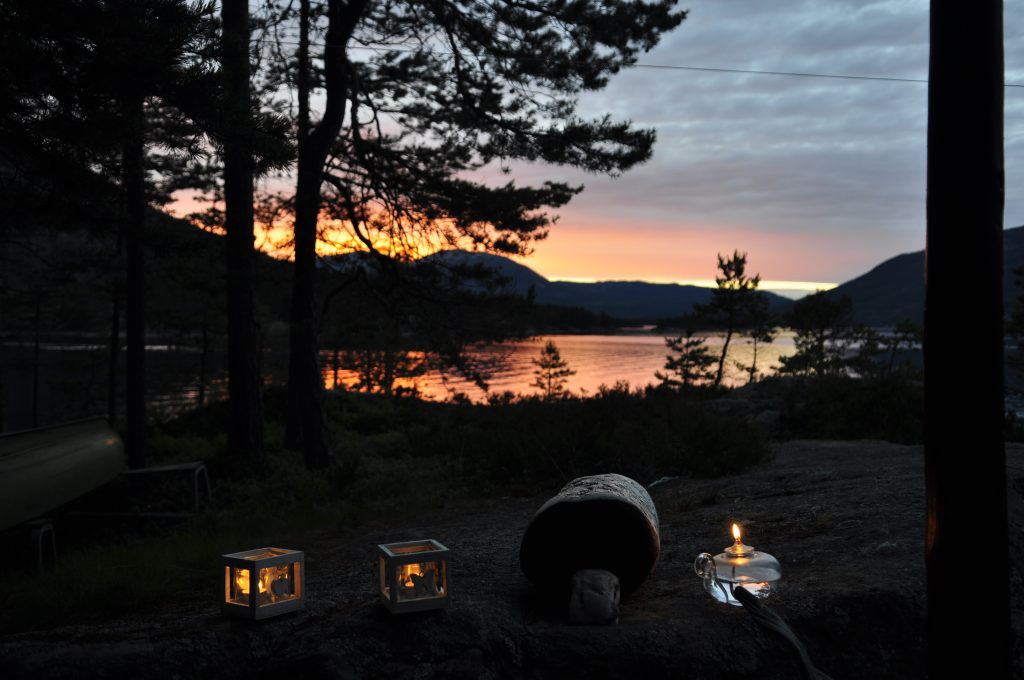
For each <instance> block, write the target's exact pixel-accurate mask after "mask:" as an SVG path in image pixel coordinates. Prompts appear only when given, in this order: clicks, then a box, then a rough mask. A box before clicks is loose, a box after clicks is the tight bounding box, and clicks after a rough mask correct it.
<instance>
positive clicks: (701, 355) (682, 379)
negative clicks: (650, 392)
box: [654, 327, 715, 389]
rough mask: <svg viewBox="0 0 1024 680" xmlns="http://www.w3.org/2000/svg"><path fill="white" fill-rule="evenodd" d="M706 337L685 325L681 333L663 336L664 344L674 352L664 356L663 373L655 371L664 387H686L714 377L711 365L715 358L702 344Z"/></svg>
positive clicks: (655, 375) (656, 376)
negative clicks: (695, 334)
mask: <svg viewBox="0 0 1024 680" xmlns="http://www.w3.org/2000/svg"><path fill="white" fill-rule="evenodd" d="M705 341H706V338H697V337H694V335H693V328H690V327H687V329H686V332H685V333H684V334H683V335H680V336H679V337H675V338H665V345H666V346H667V347H668V348H669V349H670V350H672V351H673V352H676V355H675V356H673V355H671V354H670V355H668V356H666V357H665V371H666V372H665V373H662V372H661V371H655V372H654V377H655V378H657V379H658V380H660V381H661V384H662V385H664V386H665V387H671V388H674V389H680V388H687V387H690V386H693V385H697V384H701V383H706V382H708V381H709V380H712V379H713V378H714V371H713V370H712V369H711V365H712V364H714V363H715V358H714V357H713V356H711V351H710V350H709V349H708V348H707V347H706V346H705V345H704V342H705Z"/></svg>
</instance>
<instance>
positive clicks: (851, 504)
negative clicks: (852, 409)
mask: <svg viewBox="0 0 1024 680" xmlns="http://www.w3.org/2000/svg"><path fill="white" fill-rule="evenodd" d="M1008 458H1009V461H1010V475H1009V477H1010V487H1011V488H1010V541H1011V546H1010V549H1011V561H1012V563H1013V564H1014V567H1013V572H1012V575H1011V579H1012V581H1011V583H1012V587H1013V597H1014V601H1013V603H1012V608H1013V612H1014V614H1013V616H1014V629H1015V637H1016V640H1017V642H1016V643H1015V644H1016V648H1015V650H1014V651H1015V659H1016V661H1017V664H1016V668H1015V677H1018V678H1020V677H1024V673H1022V670H1021V669H1022V668H1024V664H1022V660H1024V645H1022V643H1021V640H1022V639H1024V592H1022V591H1024V588H1022V575H1021V567H1020V565H1021V564H1024V501H1022V493H1024V447H1019V446H1014V447H1010V450H1009V451H1008ZM651 495H652V497H653V498H654V501H655V503H656V504H657V509H658V514H659V515H660V518H661V542H662V555H661V561H660V562H659V564H658V567H657V570H656V571H655V573H654V575H653V576H652V577H651V578H650V579H648V580H647V582H646V583H644V584H643V585H642V586H641V587H640V588H639V589H638V590H637V591H636V592H634V593H633V594H632V595H630V596H629V597H627V598H624V599H623V601H622V606H621V613H620V623H619V625H617V626H573V625H570V624H569V623H568V622H567V620H568V603H567V602H549V601H544V599H543V598H541V597H540V596H539V595H538V594H537V593H536V592H535V591H534V590H533V589H532V588H531V587H530V585H529V583H528V582H527V580H526V579H525V577H524V576H523V575H522V573H521V572H520V570H519V565H518V559H517V553H518V550H519V541H520V539H521V537H522V534H523V530H524V528H525V527H526V525H527V523H528V522H529V520H530V518H531V516H532V515H533V513H534V511H535V510H536V509H537V508H538V507H539V505H540V503H542V502H543V501H544V500H545V498H544V497H537V498H533V499H528V500H523V499H495V500H493V501H491V502H489V503H487V504H485V505H483V506H480V505H477V506H473V507H464V508H448V509H444V510H437V511H436V513H434V515H433V516H432V517H429V518H424V517H422V516H421V517H419V518H418V522H414V521H409V522H408V523H406V524H405V525H404V526H394V525H392V526H389V527H384V526H379V527H371V528H366V529H363V530H360V531H357V532H347V533H345V534H339V535H337V536H331V535H318V536H315V537H311V538H309V539H308V541H307V543H306V544H305V545H297V546H295V547H298V548H304V549H306V551H307V560H306V571H307V575H308V583H307V588H308V590H307V593H308V604H307V609H306V610H305V611H303V612H299V613H295V614H291V615H286V616H284V617H282V618H279V619H271V620H268V621H265V622H260V623H255V624H254V623H246V622H242V621H235V620H229V619H225V618H223V617H221V616H220V614H219V610H218V603H217V601H216V590H217V582H216V581H217V575H216V574H211V575H210V578H211V587H210V589H209V591H208V592H202V593H196V598H195V602H194V603H192V604H190V605H182V604H168V605H167V606H166V607H164V608H160V609H157V610H151V611H148V612H140V613H139V614H138V615H137V616H134V617H130V618H125V619H122V620H117V621H108V622H105V623H102V624H91V625H76V626H67V627H63V628H58V629H54V630H48V631H41V632H30V633H21V634H17V635H8V636H5V637H3V638H0V677H3V678H21V677H32V678H71V677H95V678H107V677H109V678H121V677H143V678H172V677H174V678H189V677H218V678H235V677H237V678H242V677H244V678H248V679H253V678H271V677H274V678H277V677H292V678H295V677H324V678H378V677H380V678H403V679H414V678H423V679H429V678H467V679H470V678H472V679H477V678H530V679H534V678H535V679H538V680H540V679H547V678H575V677H580V678H638V677H639V678H643V677H645V675H646V676H648V677H651V678H655V677H657V678H665V677H680V678H755V677H756V678H759V679H765V678H793V677H797V676H798V670H797V666H796V664H795V662H794V660H793V658H792V657H791V656H790V655H789V653H788V652H786V651H785V650H784V649H783V647H782V646H781V644H780V643H779V642H778V641H777V640H776V639H774V638H772V637H769V636H767V635H766V634H764V633H762V632H761V631H760V630H758V629H757V628H755V627H754V625H753V623H752V622H751V620H750V617H749V616H748V615H747V614H746V613H745V612H744V611H743V610H742V609H740V608H734V607H728V606H723V605H719V604H717V603H715V602H713V601H712V600H711V598H710V597H709V596H708V595H707V594H706V593H705V592H704V590H703V588H702V587H701V583H700V581H699V580H698V578H697V577H696V576H695V575H694V573H693V569H692V563H693V559H694V557H695V556H696V555H697V554H698V553H700V552H702V551H709V552H712V553H714V552H718V551H719V550H720V549H721V548H723V547H725V546H726V545H728V544H729V542H730V538H729V534H728V530H729V524H730V523H731V522H733V521H735V522H739V523H740V524H741V525H742V526H743V528H744V540H745V542H746V543H748V544H751V545H754V546H756V547H758V548H760V549H764V550H767V551H769V552H771V553H773V554H774V555H775V556H776V557H778V558H779V561H780V562H781V563H782V567H783V579H784V580H783V581H782V582H781V585H780V587H779V589H778V592H777V594H775V595H773V596H772V598H771V599H770V600H769V601H768V602H769V604H770V605H771V606H772V607H773V609H774V610H775V611H776V612H777V613H779V614H780V615H781V616H782V617H783V618H784V619H785V620H786V621H787V622H788V623H789V624H790V626H791V627H792V628H793V630H794V631H795V632H796V634H797V635H798V636H800V637H801V639H803V641H804V642H805V644H806V646H807V648H808V651H809V652H810V654H811V656H812V658H813V659H814V661H815V663H816V665H817V666H818V667H819V668H821V669H822V670H823V671H824V672H826V673H828V674H829V675H831V676H832V677H833V678H835V680H840V679H841V678H858V679H860V678H867V677H869V678H919V677H924V652H925V640H924V594H923V593H924V514H925V505H924V481H923V456H922V453H921V449H920V448H919V447H909V446H896V445H892V444H886V443H880V442H790V443H787V444H784V445H782V446H780V447H779V449H778V451H777V455H776V457H775V459H774V460H773V461H772V462H770V463H767V464H765V465H762V466H759V467H757V468H755V469H752V470H750V471H748V472H746V473H744V474H742V475H738V476H735V477H729V478H723V479H717V480H684V479H676V480H670V481H667V482H664V483H661V484H657V485H656V486H655V487H654V488H653V489H651ZM427 537H429V538H435V539H437V540H439V541H441V542H442V543H444V544H445V545H447V546H448V547H449V548H451V549H452V554H453V557H452V563H451V578H450V584H451V592H452V596H453V602H452V606H451V608H450V609H448V610H446V611H441V612H424V613H419V614H408V615H404V616H392V615H390V614H388V613H387V611H386V610H385V609H384V608H383V607H382V606H380V605H379V604H378V602H377V599H376V598H377V595H376V593H375V591H374V586H375V584H376V573H375V569H376V556H375V546H376V544H377V543H382V542H386V541H399V540H407V539H419V538H427Z"/></svg>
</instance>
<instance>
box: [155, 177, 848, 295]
mask: <svg viewBox="0 0 1024 680" xmlns="http://www.w3.org/2000/svg"><path fill="white" fill-rule="evenodd" d="M206 205H207V204H203V203H199V202H197V201H196V200H195V199H194V198H191V197H189V196H183V197H181V198H179V200H177V201H176V202H175V203H173V204H171V205H170V206H168V212H170V213H171V214H172V215H175V216H187V215H188V214H190V213H192V212H196V211H198V210H201V209H204V208H205V207H206ZM564 217H568V215H564V216H563V218H564ZM581 217H582V216H581ZM582 222H583V223H582V224H581V223H580V222H575V223H571V224H570V223H568V222H567V221H566V220H565V219H563V220H562V221H561V222H559V224H558V226H557V228H555V229H552V231H551V236H550V237H549V238H547V239H544V240H542V241H538V242H537V243H535V244H534V246H533V252H532V253H531V254H529V255H528V256H526V257H516V258H514V259H515V260H516V261H517V262H519V263H520V264H523V265H525V266H527V267H529V268H530V269H532V270H534V271H535V272H537V273H538V274H540V275H541V276H544V277H545V278H547V279H548V280H549V281H573V282H581V283H582V282H595V281H646V282H650V283H676V284H681V285H696V286H702V287H714V285H715V283H714V277H715V275H716V274H717V270H716V257H715V256H716V254H717V253H723V254H725V253H731V252H732V251H733V250H734V249H737V248H738V249H739V250H740V251H741V252H744V251H745V252H747V253H748V261H747V270H748V272H749V273H750V274H756V273H760V274H762V277H763V278H762V280H761V284H760V288H761V289H762V290H769V291H790V292H792V293H798V294H802V293H804V292H806V293H811V292H814V291H817V290H830V289H832V288H834V287H835V286H836V283H834V281H835V279H834V278H832V275H833V272H838V271H844V270H848V269H849V264H848V263H847V262H846V259H845V258H847V257H849V255H850V253H851V248H845V247H843V244H836V243H834V242H833V241H831V240H829V238H828V237H827V236H826V235H807V234H799V233H788V234H787V233H766V232H764V231H762V230H759V229H756V228H753V227H749V226H745V225H735V224H689V223H687V224H682V223H680V224H675V223H667V222H659V223H657V224H650V225H648V224H638V225H630V226H629V228H626V227H624V226H619V225H614V224H606V223H603V222H602V220H601V219H600V218H598V219H597V220H590V219H587V218H584V220H583V221H582ZM442 226H443V225H442ZM256 227H257V229H256V232H257V233H256V248H257V249H258V250H260V251H262V252H264V253H267V254H268V255H270V256H272V257H275V258H278V259H287V260H291V259H293V258H294V252H293V247H292V225H291V220H290V219H289V218H287V217H285V218H282V219H279V220H275V221H273V222H272V223H270V224H267V223H265V222H257V225H256ZM214 231H215V232H216V231H218V230H216V229H214ZM319 232H320V238H318V240H317V244H316V252H317V254H318V255H320V256H330V255H338V254H344V253H351V252H367V251H368V248H367V246H366V244H365V243H363V242H362V241H361V240H359V239H358V238H357V237H356V235H355V232H354V230H353V228H352V225H351V224H350V223H349V222H347V221H342V220H335V219H328V218H327V217H326V216H324V217H322V218H321V220H320V224H319ZM221 233H222V232H221ZM372 237H373V246H374V247H375V248H376V249H378V250H379V251H380V252H383V253H386V254H388V255H389V256H391V257H398V258H402V259H417V258H421V257H424V256H427V255H430V254H431V253H434V252H437V251H439V250H444V249H448V248H453V247H457V246H459V245H464V244H460V243H453V242H452V241H451V240H450V238H449V236H447V235H446V236H442V235H440V234H437V233H434V232H432V231H430V230H427V231H424V230H422V229H420V230H418V231H417V230H413V236H412V237H410V238H403V239H401V240H400V241H399V240H395V239H391V238H390V237H389V236H388V234H386V233H384V232H382V231H381V230H374V231H373V232H372ZM769 277H770V278H769Z"/></svg>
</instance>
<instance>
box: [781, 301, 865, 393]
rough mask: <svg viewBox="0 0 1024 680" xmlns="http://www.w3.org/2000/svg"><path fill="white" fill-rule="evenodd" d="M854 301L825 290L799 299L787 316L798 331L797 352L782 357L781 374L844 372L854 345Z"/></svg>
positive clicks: (793, 327) (794, 339) (795, 342)
mask: <svg viewBox="0 0 1024 680" xmlns="http://www.w3.org/2000/svg"><path fill="white" fill-rule="evenodd" d="M852 318H853V301H852V300H851V299H850V296H848V295H844V296H842V297H840V298H834V297H832V296H830V295H828V294H827V293H826V292H825V291H818V292H817V293H815V294H814V295H808V296H807V297H805V298H801V299H800V300H797V301H796V303H794V304H793V308H792V309H791V310H790V312H789V314H787V315H786V324H787V325H788V326H789V327H790V328H792V329H793V330H794V331H796V337H794V338H793V342H794V344H795V345H796V353H795V354H793V355H792V356H788V357H781V358H780V359H779V361H780V362H781V363H782V368H780V369H779V372H780V373H794V374H797V375H830V374H831V375H836V374H841V373H843V372H844V370H845V368H846V362H845V360H844V357H845V355H846V350H847V347H848V346H849V344H850V329H851V319H852Z"/></svg>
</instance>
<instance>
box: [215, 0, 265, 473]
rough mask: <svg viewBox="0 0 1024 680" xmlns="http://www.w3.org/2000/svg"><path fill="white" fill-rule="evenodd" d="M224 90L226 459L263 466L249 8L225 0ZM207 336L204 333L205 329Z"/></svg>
mask: <svg viewBox="0 0 1024 680" xmlns="http://www.w3.org/2000/svg"><path fill="white" fill-rule="evenodd" d="M221 17H222V19H223V22H224V45H223V56H222V61H223V65H224V90H225V94H226V100H227V105H228V106H230V107H232V110H231V112H230V114H229V117H230V118H231V120H232V125H231V129H232V131H233V132H234V134H232V135H230V136H229V137H228V138H227V139H225V141H224V204H225V213H226V215H225V228H226V230H227V238H226V258H227V304H228V400H229V409H230V416H229V417H230V422H229V425H228V450H227V452H228V455H229V456H232V457H244V458H246V459H248V460H249V461H250V462H251V463H253V464H255V465H256V466H259V467H262V466H263V465H264V452H263V403H262V399H261V395H260V375H259V356H258V355H257V346H258V341H257V336H258V329H257V327H256V319H255V309H254V304H253V280H254V279H255V270H254V261H253V257H254V255H253V240H254V233H253V174H254V167H253V160H252V152H251V149H250V141H249V138H250V134H251V130H250V129H249V128H250V125H249V70H250V67H249V6H248V3H247V2H246V0H223V4H222V11H221ZM204 332H205V329H204Z"/></svg>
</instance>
